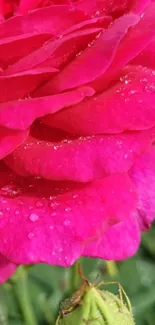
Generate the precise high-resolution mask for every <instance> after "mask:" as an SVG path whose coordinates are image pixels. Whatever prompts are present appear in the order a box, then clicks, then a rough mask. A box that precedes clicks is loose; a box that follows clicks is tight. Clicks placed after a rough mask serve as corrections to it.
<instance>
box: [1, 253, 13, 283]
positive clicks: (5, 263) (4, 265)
mask: <svg viewBox="0 0 155 325" xmlns="http://www.w3.org/2000/svg"><path fill="white" fill-rule="evenodd" d="M16 268H17V266H16V265H15V264H13V263H11V262H10V261H9V260H8V259H7V258H6V257H4V256H3V255H2V254H0V283H3V282H5V281H6V280H8V278H10V276H12V274H13V273H14V272H15V271H16Z"/></svg>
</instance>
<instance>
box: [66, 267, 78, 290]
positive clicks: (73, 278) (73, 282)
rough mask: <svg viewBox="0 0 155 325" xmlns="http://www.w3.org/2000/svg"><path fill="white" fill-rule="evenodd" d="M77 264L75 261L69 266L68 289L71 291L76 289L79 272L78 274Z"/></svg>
mask: <svg viewBox="0 0 155 325" xmlns="http://www.w3.org/2000/svg"><path fill="white" fill-rule="evenodd" d="M78 264H79V262H78V261H77V262H75V263H74V264H73V266H72V267H71V268H70V281H69V282H70V289H71V290H72V291H74V290H76V289H77V288H78V285H79V280H80V279H79V274H78Z"/></svg>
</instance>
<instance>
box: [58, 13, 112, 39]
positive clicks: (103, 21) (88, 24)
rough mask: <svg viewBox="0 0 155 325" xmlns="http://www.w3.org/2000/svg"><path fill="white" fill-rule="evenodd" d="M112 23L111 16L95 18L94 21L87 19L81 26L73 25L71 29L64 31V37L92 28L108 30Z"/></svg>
mask: <svg viewBox="0 0 155 325" xmlns="http://www.w3.org/2000/svg"><path fill="white" fill-rule="evenodd" d="M111 22H112V18H111V16H101V17H95V18H92V19H87V20H84V21H82V22H80V23H79V24H76V25H73V26H71V27H69V28H68V29H66V30H64V32H63V33H62V35H66V34H70V33H73V32H75V31H78V30H81V29H84V28H92V27H102V28H107V27H108V26H109V25H110V23H111Z"/></svg>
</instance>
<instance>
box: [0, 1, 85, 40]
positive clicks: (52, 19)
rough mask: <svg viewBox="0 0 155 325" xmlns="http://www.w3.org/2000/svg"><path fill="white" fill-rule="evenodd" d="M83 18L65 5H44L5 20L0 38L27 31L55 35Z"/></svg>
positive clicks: (76, 11) (82, 14)
mask: <svg viewBox="0 0 155 325" xmlns="http://www.w3.org/2000/svg"><path fill="white" fill-rule="evenodd" d="M85 19H86V15H85V14H84V13H82V12H80V11H78V10H73V9H72V8H71V7H70V6H67V5H58V6H51V7H44V8H41V9H37V10H34V11H30V12H28V13H27V14H25V15H17V16H15V17H13V18H10V19H8V20H6V21H5V22H4V23H3V24H1V25H0V38H4V37H11V36H15V35H22V34H27V33H34V34H35V33H36V34H38V33H41V34H42V33H50V34H52V35H55V36H56V35H60V34H61V33H62V32H63V31H64V29H67V28H69V27H70V26H72V25H74V24H77V23H79V22H80V21H82V20H85Z"/></svg>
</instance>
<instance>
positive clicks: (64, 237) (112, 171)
mask: <svg viewBox="0 0 155 325" xmlns="http://www.w3.org/2000/svg"><path fill="white" fill-rule="evenodd" d="M13 3H14V7H12V4H13ZM7 4H8V2H7ZM0 5H1V7H0V15H1V21H2V20H4V22H1V24H0V71H1V72H0V143H1V146H0V158H1V161H0V253H1V254H2V255H1V260H0V265H1V271H0V281H1V282H2V281H4V280H5V279H6V278H7V277H9V276H10V275H11V273H12V272H13V271H14V270H15V268H16V265H19V264H21V263H22V264H29V263H30V264H31V263H39V262H45V263H50V264H56V265H62V266H69V265H71V264H72V263H74V261H75V260H76V259H78V258H79V257H80V256H82V255H84V256H92V257H100V258H105V259H112V260H121V259H124V258H127V257H129V256H131V255H133V254H134V253H135V252H136V251H137V248H138V246H139V242H140V232H141V231H145V230H147V229H148V228H149V227H150V225H151V222H152V221H153V219H154V215H155V199H154V187H155V150H154V148H153V146H152V144H153V142H154V140H155V61H154V56H155V40H154V29H155V2H152V1H151V0H134V1H131V0H113V1H109V0H79V1H76V0H59V1H58V0H54V1H53V0H52V1H43V0H42V1H41V0H40V1H39V0H21V1H14V2H13V1H12V2H11V1H10V6H9V4H8V6H7V10H6V7H5V5H6V2H5V0H1V1H0ZM12 8H13V9H12ZM36 8H38V9H36ZM35 9H36V10H35ZM13 10H14V16H13ZM8 13H9V14H8ZM10 15H12V16H13V17H11V18H8V17H9V16H10ZM5 258H6V259H5Z"/></svg>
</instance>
